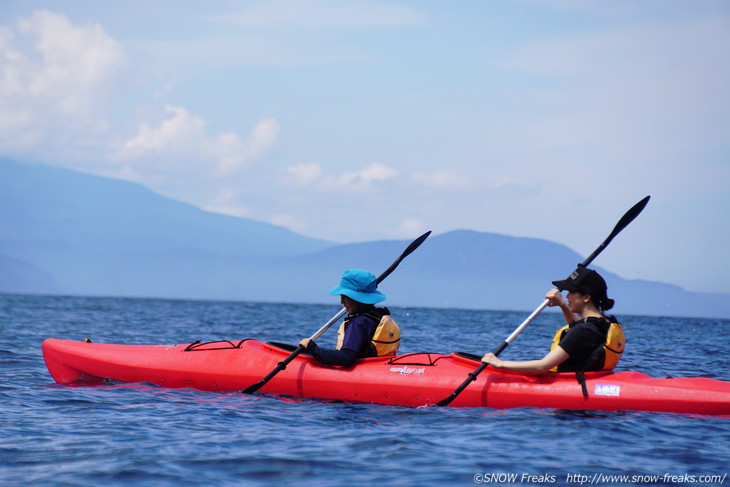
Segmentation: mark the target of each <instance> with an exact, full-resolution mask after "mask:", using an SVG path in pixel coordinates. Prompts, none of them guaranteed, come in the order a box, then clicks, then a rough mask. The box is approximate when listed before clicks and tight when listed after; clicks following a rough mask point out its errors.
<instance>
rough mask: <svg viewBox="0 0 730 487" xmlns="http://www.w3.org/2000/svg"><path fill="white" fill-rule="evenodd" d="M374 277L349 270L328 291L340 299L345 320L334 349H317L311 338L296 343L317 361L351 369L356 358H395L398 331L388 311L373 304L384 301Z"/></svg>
mask: <svg viewBox="0 0 730 487" xmlns="http://www.w3.org/2000/svg"><path fill="white" fill-rule="evenodd" d="M376 279H377V278H376V277H375V275H374V274H373V273H371V272H368V271H364V270H360V269H348V270H346V271H345V272H343V274H342V279H341V280H340V284H339V286H336V287H334V288H332V289H331V290H330V294H331V295H333V296H340V302H341V303H342V306H344V307H345V310H346V311H347V317H346V318H345V320H344V322H343V323H342V325H341V326H340V330H339V332H338V333H337V348H336V349H334V350H333V349H325V348H320V347H319V346H318V345H317V344H316V343H315V342H314V341H313V340H311V339H310V338H305V339H304V340H302V341H300V342H299V345H301V346H303V347H304V348H305V349H306V350H305V351H306V352H307V353H309V354H311V355H312V356H313V357H314V358H315V359H316V360H317V361H318V362H320V363H322V364H328V365H339V366H343V367H350V366H352V365H353V364H354V363H355V361H356V360H357V359H360V358H366V357H378V356H384V355H395V354H396V353H397V351H398V346H399V345H400V329H399V328H398V325H397V324H396V323H395V321H393V319H392V317H391V316H390V311H389V310H388V308H385V307H383V308H378V307H376V306H375V304H377V303H380V302H382V301H385V294H383V293H382V292H380V291H378V289H377V286H378V284H377V280H376Z"/></svg>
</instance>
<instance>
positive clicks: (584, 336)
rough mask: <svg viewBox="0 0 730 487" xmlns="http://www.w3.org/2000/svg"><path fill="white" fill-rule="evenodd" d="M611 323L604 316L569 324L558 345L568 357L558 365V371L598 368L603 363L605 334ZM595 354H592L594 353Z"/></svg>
mask: <svg viewBox="0 0 730 487" xmlns="http://www.w3.org/2000/svg"><path fill="white" fill-rule="evenodd" d="M610 326H611V323H609V321H608V320H607V319H605V318H593V317H589V318H584V319H582V320H578V321H575V322H573V323H571V324H570V327H569V328H568V329H567V330H566V332H565V335H564V336H563V338H562V340H560V343H558V345H559V346H560V348H562V349H563V350H565V352H566V353H567V354H568V355H570V357H569V358H568V359H567V360H566V361H565V362H563V363H562V364H560V365H559V366H558V372H575V371H578V370H600V369H601V366H602V364H603V360H604V358H605V356H604V353H605V352H604V350H603V345H604V344H605V343H606V335H607V334H608V329H609V327H610ZM596 351H598V353H596V355H595V356H594V353H595V352H596Z"/></svg>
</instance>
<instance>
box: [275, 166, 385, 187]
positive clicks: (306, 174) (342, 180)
mask: <svg viewBox="0 0 730 487" xmlns="http://www.w3.org/2000/svg"><path fill="white" fill-rule="evenodd" d="M397 175H398V172H397V171H395V170H394V169H392V168H390V167H388V166H386V165H384V164H379V163H375V164H371V165H369V166H367V167H365V168H363V169H361V170H359V171H354V172H345V173H342V174H340V175H328V174H325V172H324V170H323V169H322V166H321V165H320V164H317V163H302V164H298V165H296V166H291V167H288V168H287V169H285V170H284V178H283V183H284V184H285V185H286V186H293V187H299V188H305V189H310V190H312V191H318V192H319V191H337V190H340V191H370V190H371V189H372V188H373V183H376V182H380V181H386V180H388V179H392V178H394V177H396V176H397Z"/></svg>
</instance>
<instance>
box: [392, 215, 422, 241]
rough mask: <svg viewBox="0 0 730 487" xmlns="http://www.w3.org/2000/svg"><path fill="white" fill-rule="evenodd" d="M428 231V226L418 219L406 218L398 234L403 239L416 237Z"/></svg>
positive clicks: (399, 227)
mask: <svg viewBox="0 0 730 487" xmlns="http://www.w3.org/2000/svg"><path fill="white" fill-rule="evenodd" d="M425 230H426V224H425V223H424V222H423V221H421V220H419V219H418V218H406V219H405V220H403V221H402V222H401V224H400V225H398V230H397V231H396V233H397V234H398V235H399V236H401V237H415V236H417V235H420V234H422V233H423V232H424V231H425Z"/></svg>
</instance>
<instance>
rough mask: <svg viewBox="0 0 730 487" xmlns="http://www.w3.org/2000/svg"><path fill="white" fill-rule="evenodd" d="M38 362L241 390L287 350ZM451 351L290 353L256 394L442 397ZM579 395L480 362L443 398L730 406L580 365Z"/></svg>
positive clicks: (69, 380)
mask: <svg viewBox="0 0 730 487" xmlns="http://www.w3.org/2000/svg"><path fill="white" fill-rule="evenodd" d="M42 349H43V356H44V359H45V362H46V366H47V367H48V370H49V372H50V374H51V376H52V377H53V379H54V380H55V381H56V382H57V383H59V384H66V385H78V384H95V383H102V382H103V381H105V380H107V381H108V380H112V381H119V382H130V383H138V382H145V383H151V384H156V385H158V386H162V387H171V388H181V387H192V388H195V389H200V390H205V391H241V390H244V389H246V388H247V387H248V386H250V385H252V384H255V383H257V382H259V381H260V380H261V378H262V377H264V376H265V375H266V374H267V373H268V372H270V371H271V370H272V369H274V368H275V367H276V366H277V364H278V363H279V362H281V361H282V360H283V359H285V358H286V357H287V356H289V355H290V353H291V350H289V349H287V348H286V346H284V345H280V344H270V343H264V342H260V341H257V340H241V341H238V342H229V341H222V342H212V343H194V344H189V345H117V344H101V343H88V342H77V341H71V340H60V339H53V338H49V339H47V340H45V341H44V342H43V345H42ZM478 365H479V362H478V361H477V360H474V359H473V358H472V357H466V356H462V355H460V354H456V353H452V354H440V353H412V354H405V355H399V356H396V357H377V358H368V359H362V360H359V361H358V362H357V364H356V365H355V366H354V367H351V368H340V367H333V366H326V365H321V364H318V363H317V362H316V361H315V360H314V359H313V358H312V357H310V356H307V355H299V356H298V357H296V358H295V359H294V360H293V361H292V362H291V363H290V364H288V365H287V367H286V369H284V370H282V371H281V372H279V373H278V374H277V375H276V376H275V377H274V378H273V379H271V380H270V381H269V382H268V383H267V384H265V385H264V386H263V387H262V388H261V389H259V391H260V392H262V393H270V394H278V395H286V396H294V397H303V398H315V399H325V400H338V401H348V402H366V403H376V404H387V405H400V406H410V407H420V406H431V405H434V404H436V403H437V402H439V401H440V400H442V399H444V398H446V397H448V396H449V395H450V394H451V393H452V392H453V391H454V389H456V387H458V386H459V384H461V383H462V382H463V381H464V380H465V379H466V378H467V376H468V374H469V373H470V372H472V371H473V370H474V369H475V368H476V367H477V366H478ZM585 376H586V385H587V390H588V397H584V396H583V393H582V391H581V386H580V384H579V383H578V381H577V380H576V377H575V374H573V373H545V374H539V375H537V374H521V373H515V372H508V371H499V370H495V369H490V368H488V369H485V370H484V372H482V373H481V374H480V375H479V376H478V377H477V379H476V380H475V381H474V382H472V383H471V384H470V385H469V386H468V387H467V388H466V389H465V390H464V391H463V392H462V393H461V394H460V395H459V396H457V397H456V398H455V399H454V400H453V402H451V404H450V406H455V407H489V408H497V409H507V408H517V407H537V408H551V409H575V410H596V411H619V410H633V411H653V412H671V413H688V414H707V415H722V416H728V415H730V383H728V382H723V381H720V380H716V379H709V378H703V377H692V378H673V379H658V378H652V377H650V376H648V375H645V374H642V373H639V372H631V371H625V372H617V373H613V372H609V371H603V372H587V373H586V374H585Z"/></svg>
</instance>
